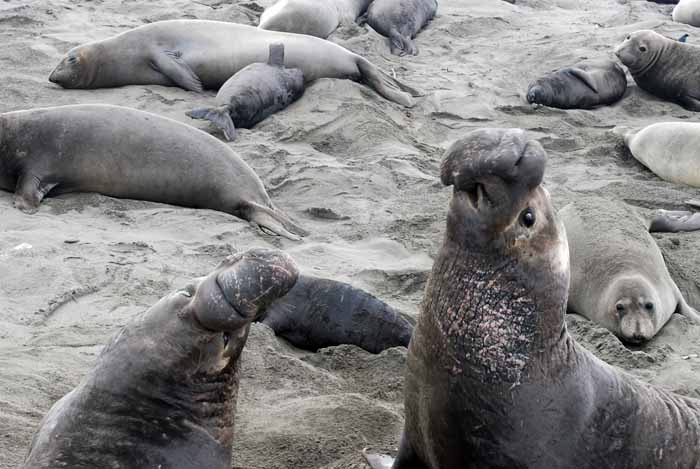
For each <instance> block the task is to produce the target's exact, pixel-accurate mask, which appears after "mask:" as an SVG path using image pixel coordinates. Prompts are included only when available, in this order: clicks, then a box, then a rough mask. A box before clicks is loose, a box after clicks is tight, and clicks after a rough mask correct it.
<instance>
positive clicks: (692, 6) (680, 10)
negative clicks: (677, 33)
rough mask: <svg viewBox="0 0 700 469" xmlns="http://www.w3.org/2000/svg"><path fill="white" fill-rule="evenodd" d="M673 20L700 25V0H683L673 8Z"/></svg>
mask: <svg viewBox="0 0 700 469" xmlns="http://www.w3.org/2000/svg"><path fill="white" fill-rule="evenodd" d="M671 16H672V17H673V21H677V22H678V23H685V24H689V25H691V26H695V27H698V26H700V1H699V0H681V1H680V2H678V4H677V5H676V6H675V7H674V8H673V13H672V14H671Z"/></svg>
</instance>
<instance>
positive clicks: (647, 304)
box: [644, 301, 654, 311]
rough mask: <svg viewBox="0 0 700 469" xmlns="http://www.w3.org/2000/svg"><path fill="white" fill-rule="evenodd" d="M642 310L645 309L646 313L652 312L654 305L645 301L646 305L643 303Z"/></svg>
mask: <svg viewBox="0 0 700 469" xmlns="http://www.w3.org/2000/svg"><path fill="white" fill-rule="evenodd" d="M644 309H646V310H647V311H652V310H653V309H654V303H652V302H651V301H647V302H646V303H644Z"/></svg>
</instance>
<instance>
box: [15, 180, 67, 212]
mask: <svg viewBox="0 0 700 469" xmlns="http://www.w3.org/2000/svg"><path fill="white" fill-rule="evenodd" d="M57 185H58V183H46V182H43V181H42V180H41V178H39V177H38V176H34V175H33V174H30V173H25V174H22V175H21V176H20V177H19V179H17V187H16V188H15V207H16V208H18V209H19V210H21V211H23V212H25V213H36V211H37V210H39V204H40V203H41V201H42V200H43V199H44V197H45V196H46V194H48V193H49V191H51V189H53V188H54V187H56V186H57Z"/></svg>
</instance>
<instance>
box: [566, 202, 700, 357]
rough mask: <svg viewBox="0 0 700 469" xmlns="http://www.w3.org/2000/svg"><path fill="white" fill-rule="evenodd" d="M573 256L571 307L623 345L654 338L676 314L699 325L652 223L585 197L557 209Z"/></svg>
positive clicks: (626, 208)
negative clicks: (656, 237) (651, 225)
mask: <svg viewBox="0 0 700 469" xmlns="http://www.w3.org/2000/svg"><path fill="white" fill-rule="evenodd" d="M559 218H561V220H562V222H563V223H564V226H565V227H566V235H567V238H568V241H569V251H570V254H571V256H570V258H571V286H570V287H569V301H568V306H567V309H568V310H569V311H570V312H574V313H578V314H580V315H582V316H585V317H587V318H588V319H590V320H591V321H594V322H596V323H598V324H600V325H602V326H603V327H605V328H606V329H608V330H610V331H611V332H612V333H613V334H615V335H616V336H618V337H619V338H620V339H622V340H623V341H625V342H630V343H640V342H645V341H648V340H649V339H651V338H652V337H654V336H655V335H656V333H657V332H659V330H661V328H662V327H663V326H664V325H665V324H666V322H668V320H669V319H670V318H671V315H672V314H673V313H674V312H677V313H680V314H683V315H685V316H687V317H688V318H689V319H691V320H694V321H696V322H700V314H698V312H697V311H695V310H694V309H693V308H692V307H690V305H688V303H687V302H686V301H685V299H684V298H683V295H682V294H681V291H680V290H679V289H678V286H676V283H675V282H674V281H673V279H672V278H671V275H670V274H669V272H668V268H667V267H666V263H665V262H664V258H663V255H662V254H661V250H660V249H659V247H658V246H657V245H656V242H655V241H654V238H652V237H651V235H650V234H649V223H648V221H646V220H645V219H643V218H642V217H641V216H640V215H639V214H637V213H636V212H635V211H634V210H633V209H632V208H631V207H629V206H627V205H626V204H623V203H621V202H614V201H609V200H606V199H601V198H597V197H586V198H581V199H578V200H577V201H576V202H574V203H572V204H570V205H567V206H566V207H564V208H563V209H562V210H560V211H559Z"/></svg>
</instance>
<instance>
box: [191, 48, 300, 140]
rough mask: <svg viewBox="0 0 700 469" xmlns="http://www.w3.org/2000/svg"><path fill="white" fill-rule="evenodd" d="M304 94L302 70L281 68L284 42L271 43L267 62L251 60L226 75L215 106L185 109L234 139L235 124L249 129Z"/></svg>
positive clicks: (193, 116)
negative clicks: (232, 74) (230, 74)
mask: <svg viewBox="0 0 700 469" xmlns="http://www.w3.org/2000/svg"><path fill="white" fill-rule="evenodd" d="M302 94H304V73H303V72H302V71H301V70H299V69H298V68H285V67H284V45H283V44H271V45H270V57H269V58H268V60H267V63H266V64H265V63H254V64H250V65H248V66H247V67H245V68H244V69H243V70H241V71H240V72H238V73H236V74H235V75H234V76H232V77H231V78H229V79H228V80H227V81H226V83H224V84H223V86H222V87H221V89H219V92H218V93H217V94H216V103H217V104H218V107H214V108H199V109H194V110H192V111H189V112H187V113H186V114H187V115H188V116H189V117H191V118H193V119H206V120H208V121H211V122H212V123H213V124H214V125H216V126H217V127H219V128H220V129H221V130H222V131H223V133H224V136H225V137H226V139H227V140H229V141H233V140H235V139H236V127H242V128H247V129H249V128H251V127H253V126H254V125H255V124H257V123H258V122H260V121H262V120H263V119H265V118H266V117H268V116H270V115H272V114H274V113H275V112H277V111H281V110H282V109H284V108H286V107H287V106H289V105H290V104H292V103H293V102H294V101H296V100H297V99H299V98H300V97H301V95H302Z"/></svg>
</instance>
